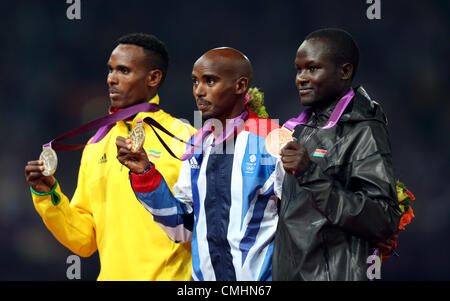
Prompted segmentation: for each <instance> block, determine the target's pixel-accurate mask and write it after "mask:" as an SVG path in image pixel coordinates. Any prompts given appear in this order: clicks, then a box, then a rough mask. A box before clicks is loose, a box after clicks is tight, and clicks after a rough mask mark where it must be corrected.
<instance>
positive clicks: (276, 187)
mask: <svg viewBox="0 0 450 301" xmlns="http://www.w3.org/2000/svg"><path fill="white" fill-rule="evenodd" d="M246 125H247V126H246V127H245V128H244V129H243V130H242V131H240V132H239V133H237V134H236V135H235V137H232V138H230V139H229V140H227V141H226V142H224V143H221V144H218V145H215V146H211V143H212V141H213V139H214V137H213V135H212V134H210V135H209V136H207V138H206V139H205V141H204V143H203V151H201V152H198V153H197V154H194V155H193V156H192V157H191V158H190V159H189V160H186V161H184V162H183V164H182V166H181V171H180V176H179V178H178V182H177V183H176V184H175V186H174V189H173V191H174V194H172V192H171V191H170V189H169V187H168V185H167V181H166V179H165V176H164V174H163V173H162V170H161V169H160V168H158V166H156V168H152V169H151V170H150V171H148V172H147V173H145V174H142V175H137V174H134V173H131V182H132V186H133V189H134V191H135V193H136V196H137V198H138V199H139V201H140V202H141V203H142V204H143V205H144V207H145V208H146V209H147V210H148V211H149V212H151V213H152V215H153V219H154V221H155V222H156V223H158V224H159V225H160V226H161V228H162V229H164V231H166V233H167V234H168V235H169V237H170V238H171V239H172V240H174V241H178V242H186V241H191V242H192V245H191V246H192V278H193V280H226V281H230V280H271V278H272V276H271V271H272V268H271V267H272V252H273V239H274V234H275V230H276V225H277V221H278V215H277V197H280V191H281V180H282V179H283V176H284V170H283V168H282V165H281V164H279V163H280V161H279V160H277V159H276V158H275V157H272V156H271V155H269V154H268V153H267V151H266V148H265V137H266V135H267V133H268V132H270V130H271V129H273V128H278V127H279V126H278V125H277V124H274V123H272V122H271V121H270V120H269V119H264V118H259V117H257V116H256V115H255V114H253V113H252V112H249V118H248V119H247V120H246ZM233 138H234V139H233ZM231 140H232V142H233V143H234V145H232V146H231V147H230V144H229V142H230V141H231ZM277 163H278V164H277ZM160 172H161V173H160Z"/></svg>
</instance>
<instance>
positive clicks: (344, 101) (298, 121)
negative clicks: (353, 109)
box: [283, 88, 355, 131]
mask: <svg viewBox="0 0 450 301" xmlns="http://www.w3.org/2000/svg"><path fill="white" fill-rule="evenodd" d="M353 96H355V91H353V89H352V88H350V90H349V91H348V92H347V93H346V94H345V95H344V96H343V97H342V98H341V99H340V100H339V102H338V103H337V104H336V107H335V108H334V110H333V113H331V116H330V118H329V119H328V121H327V123H326V124H325V125H324V126H322V127H316V126H312V125H308V124H306V123H307V122H308V120H309V118H310V117H311V109H310V108H308V109H306V110H304V111H303V112H302V113H301V114H300V115H299V116H298V117H297V118H291V119H289V120H288V121H286V123H285V124H283V126H284V127H285V128H287V129H288V130H291V131H293V130H294V128H295V127H296V126H297V125H304V126H307V127H311V128H318V129H323V130H326V129H331V128H332V127H334V126H335V125H336V123H337V122H338V121H339V118H341V116H342V113H344V111H345V108H347V106H348V104H349V103H350V101H351V100H352V98H353Z"/></svg>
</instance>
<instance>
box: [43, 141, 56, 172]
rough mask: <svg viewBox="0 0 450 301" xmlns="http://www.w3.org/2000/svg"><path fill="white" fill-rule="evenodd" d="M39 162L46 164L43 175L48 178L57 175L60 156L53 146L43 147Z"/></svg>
mask: <svg viewBox="0 0 450 301" xmlns="http://www.w3.org/2000/svg"><path fill="white" fill-rule="evenodd" d="M39 160H40V161H42V162H44V168H45V169H44V171H43V172H42V174H43V175H44V176H46V177H48V176H51V175H53V174H54V173H55V171H56V167H57V166H58V156H57V155H56V152H55V151H54V150H53V149H52V147H51V146H43V147H42V153H41V155H40V156H39Z"/></svg>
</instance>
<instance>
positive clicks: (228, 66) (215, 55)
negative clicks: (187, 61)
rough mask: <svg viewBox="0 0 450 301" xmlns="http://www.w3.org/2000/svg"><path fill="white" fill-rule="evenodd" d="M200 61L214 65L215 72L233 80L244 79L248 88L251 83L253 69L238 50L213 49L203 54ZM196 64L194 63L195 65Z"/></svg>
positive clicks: (228, 48) (227, 48)
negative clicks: (228, 76) (224, 74)
mask: <svg viewBox="0 0 450 301" xmlns="http://www.w3.org/2000/svg"><path fill="white" fill-rule="evenodd" d="M200 60H202V61H203V62H204V61H209V62H210V64H211V65H214V67H215V68H216V70H217V72H220V73H222V72H224V73H227V75H230V76H232V77H233V78H235V79H238V78H240V77H246V78H247V79H248V86H250V85H251V83H252V81H253V68H252V64H251V63H250V60H249V59H248V58H247V57H246V56H245V55H244V54H243V53H242V52H240V51H239V50H236V49H234V48H230V47H220V48H214V49H211V50H209V51H207V52H206V53H205V54H203V55H202V56H201V57H200V58H199V59H198V60H197V62H199V61H200ZM197 62H195V63H196V64H197Z"/></svg>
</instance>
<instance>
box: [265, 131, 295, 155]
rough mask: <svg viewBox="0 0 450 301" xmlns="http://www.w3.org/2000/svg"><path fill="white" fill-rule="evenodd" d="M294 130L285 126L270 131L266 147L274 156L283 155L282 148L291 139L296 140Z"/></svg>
mask: <svg viewBox="0 0 450 301" xmlns="http://www.w3.org/2000/svg"><path fill="white" fill-rule="evenodd" d="M293 133H294V132H292V131H290V130H288V129H287V128H285V127H281V128H279V129H275V130H273V131H271V132H270V133H269V135H267V137H266V149H267V152H268V153H269V154H271V155H272V156H273V157H277V158H279V157H281V156H280V151H281V149H282V148H283V147H284V146H285V145H286V144H287V143H288V142H290V141H293V140H294V137H293V136H292V134H293Z"/></svg>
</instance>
